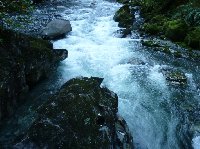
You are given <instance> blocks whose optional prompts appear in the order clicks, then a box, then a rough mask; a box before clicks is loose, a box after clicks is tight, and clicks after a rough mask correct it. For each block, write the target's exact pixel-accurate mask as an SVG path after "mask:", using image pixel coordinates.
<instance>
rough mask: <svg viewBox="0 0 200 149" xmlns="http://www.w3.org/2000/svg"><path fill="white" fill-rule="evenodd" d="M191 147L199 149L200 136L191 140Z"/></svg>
mask: <svg viewBox="0 0 200 149" xmlns="http://www.w3.org/2000/svg"><path fill="white" fill-rule="evenodd" d="M192 146H193V148H194V149H200V136H197V137H195V138H193V139H192Z"/></svg>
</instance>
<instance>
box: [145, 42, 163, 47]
mask: <svg viewBox="0 0 200 149" xmlns="http://www.w3.org/2000/svg"><path fill="white" fill-rule="evenodd" d="M141 43H142V45H143V46H147V47H162V46H161V45H160V44H159V43H158V42H155V41H153V40H142V41H141Z"/></svg>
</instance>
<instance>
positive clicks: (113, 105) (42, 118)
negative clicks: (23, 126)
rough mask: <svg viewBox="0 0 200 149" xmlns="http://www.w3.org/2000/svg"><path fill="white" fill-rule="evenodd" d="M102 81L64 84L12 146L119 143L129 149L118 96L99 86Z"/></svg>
mask: <svg viewBox="0 0 200 149" xmlns="http://www.w3.org/2000/svg"><path fill="white" fill-rule="evenodd" d="M102 81H103V79H102V78H96V77H91V78H85V77H80V78H74V79H71V80H69V81H68V82H67V83H65V84H64V85H63V86H62V87H61V89H60V90H59V92H58V93H56V94H55V95H54V96H52V97H51V98H50V99H49V100H48V101H47V102H46V103H44V104H43V105H41V106H40V108H39V109H38V115H39V117H38V118H37V119H36V120H35V121H34V123H33V124H32V125H31V126H30V128H29V130H27V132H26V133H25V135H24V136H23V137H22V140H21V141H20V139H19V141H20V142H19V143H17V144H16V145H15V147H16V148H29V146H28V145H29V144H32V146H34V147H33V148H44V147H45V148H60V149H66V148H69V149H96V148H102V149H108V148H118V147H117V146H118V143H119V144H120V145H122V146H124V145H128V146H129V147H127V148H126V149H129V148H132V137H131V135H129V131H127V130H128V127H125V125H126V123H125V122H124V123H123V122H122V121H123V120H121V119H120V118H118V117H117V111H118V97H117V95H116V94H115V93H113V92H112V91H110V90H108V89H107V88H104V87H100V84H101V82H102ZM119 122H120V123H121V124H120V123H119ZM116 125H117V126H118V127H115V126H116ZM120 128H122V129H120ZM123 128H124V129H123ZM118 130H122V131H120V132H121V133H123V136H121V137H120V138H122V140H117V139H118V136H119V135H118V134H117V133H118ZM27 136H28V137H27ZM123 138H124V139H123ZM17 142H18V141H17Z"/></svg>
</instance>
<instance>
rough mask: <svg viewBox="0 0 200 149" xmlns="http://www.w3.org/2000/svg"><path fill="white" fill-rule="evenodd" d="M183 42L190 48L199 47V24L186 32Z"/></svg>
mask: <svg viewBox="0 0 200 149" xmlns="http://www.w3.org/2000/svg"><path fill="white" fill-rule="evenodd" d="M185 43H186V44H187V45H188V46H190V47H192V48H195V49H200V26H199V27H196V28H195V29H194V30H192V31H191V32H189V33H188V34H187V36H186V38H185Z"/></svg>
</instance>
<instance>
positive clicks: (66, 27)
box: [41, 19, 72, 39]
mask: <svg viewBox="0 0 200 149" xmlns="http://www.w3.org/2000/svg"><path fill="white" fill-rule="evenodd" d="M70 31H72V27H71V24H70V22H69V20H61V19H55V20H52V21H50V22H49V23H48V24H47V26H46V27H45V28H43V29H42V33H41V36H42V37H43V38H45V39H57V38H61V37H63V36H64V35H65V34H66V33H68V32H70Z"/></svg>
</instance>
